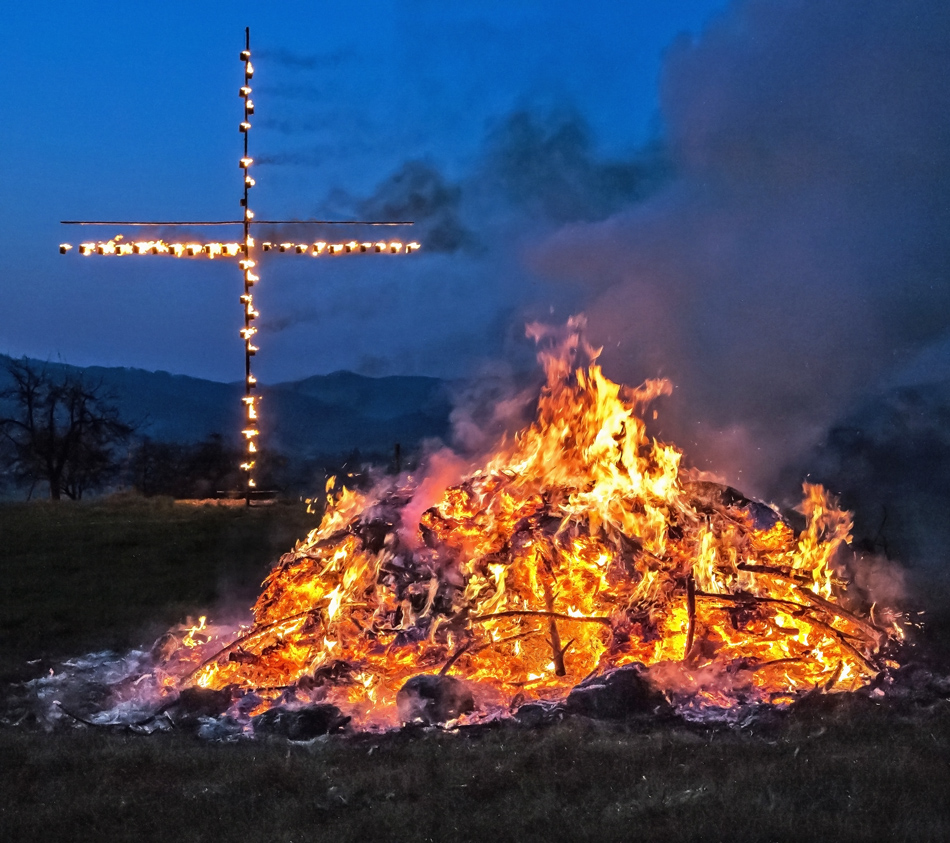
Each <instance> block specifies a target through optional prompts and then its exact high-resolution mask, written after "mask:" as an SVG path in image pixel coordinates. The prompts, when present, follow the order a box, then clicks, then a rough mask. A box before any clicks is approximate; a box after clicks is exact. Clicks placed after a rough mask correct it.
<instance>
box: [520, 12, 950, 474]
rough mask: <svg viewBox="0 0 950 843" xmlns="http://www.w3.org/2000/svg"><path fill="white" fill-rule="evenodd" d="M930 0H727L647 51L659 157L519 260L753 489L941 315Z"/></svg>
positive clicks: (942, 84)
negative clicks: (620, 202)
mask: <svg viewBox="0 0 950 843" xmlns="http://www.w3.org/2000/svg"><path fill="white" fill-rule="evenodd" d="M948 83H950V5H948V4H946V3H944V2H925V1H924V0H907V2H900V3H895V2H893V0H860V2H858V0H848V2H845V0H841V2H837V3H834V4H829V3H826V2H822V0H768V2H766V0H747V1H746V2H737V3H735V4H733V6H732V7H731V8H730V9H729V10H728V11H727V12H726V13H725V14H724V15H723V16H722V17H721V19H719V20H718V21H717V22H715V23H714V24H713V25H712V26H711V27H710V28H709V29H708V31H707V32H706V33H704V35H703V36H702V37H701V38H700V39H699V40H697V41H695V42H693V41H689V40H683V41H681V42H680V43H678V44H676V45H674V46H673V47H672V48H671V50H670V51H669V55H668V57H667V62H666V68H665V75H664V80H663V85H662V109H663V118H664V121H665V126H666V133H667V138H668V144H669V155H670V157H671V160H672V166H673V168H674V171H675V173H676V177H675V179H673V181H672V182H670V183H669V184H668V185H667V186H666V187H664V188H663V189H662V190H661V191H659V192H658V193H656V194H655V195H653V196H652V197H651V198H649V199H647V200H646V201H645V202H641V203H640V204H639V205H636V206H633V207H631V208H629V209H628V210H626V211H625V212H622V213H619V214H617V215H615V216H614V217H612V218H611V219H610V220H608V221H605V222H602V223H599V224H593V225H574V226H570V227H567V228H565V229H563V230H562V231H561V232H560V233H559V234H558V235H557V236H556V237H554V238H553V239H552V240H550V241H548V242H547V243H546V244H545V248H544V250H543V251H539V252H538V253H537V255H536V258H535V262H534V263H535V266H536V267H538V268H540V270H541V271H543V272H545V273H546V274H547V275H548V276H550V277H553V278H560V279H569V280H572V281H575V282H578V284H579V285H580V287H579V288H580V289H581V291H582V292H583V293H584V294H585V295H586V297H587V302H588V306H587V312H588V315H589V317H590V323H591V327H592V330H593V340H594V341H596V342H599V343H603V344H604V346H605V351H604V358H603V359H604V363H605V368H606V369H607V371H608V373H610V374H612V375H614V376H615V377H619V378H622V379H624V380H628V381H629V380H634V381H636V380H639V379H642V378H643V377H646V376H653V375H656V374H663V375H667V376H669V377H670V378H672V380H673V381H674V382H675V383H676V384H677V387H678V389H677V392H676V394H675V396H674V398H673V399H672V401H671V404H672V406H671V407H670V411H671V412H672V416H673V419H674V422H671V423H670V426H669V432H671V433H675V434H676V435H677V436H678V437H679V438H680V439H681V440H682V441H683V444H685V445H686V447H687V449H688V450H691V451H692V452H693V453H694V454H696V455H698V456H699V457H700V458H702V457H706V458H709V459H710V460H711V462H712V463H713V464H716V465H719V466H725V468H726V470H727V472H728V475H729V479H730V480H733V481H739V482H743V484H744V485H745V487H746V488H749V489H751V490H752V491H760V492H761V491H763V490H764V489H765V488H766V487H767V486H768V484H769V483H770V482H771V481H772V480H774V478H775V476H776V474H777V469H778V468H779V467H780V466H781V465H782V464H783V463H786V462H787V461H788V460H790V459H792V458H794V457H795V456H796V455H800V454H801V453H802V452H803V451H804V449H805V448H806V447H807V446H809V445H810V444H812V443H813V442H814V440H815V438H816V437H817V436H818V435H819V434H820V432H821V431H822V430H823V429H824V428H825V427H826V426H827V425H828V423H829V422H830V421H831V420H832V419H833V418H834V417H836V416H837V415H838V414H839V413H841V412H842V411H843V409H844V408H845V407H847V406H849V404H850V403H851V402H852V401H853V400H854V399H855V398H856V396H858V395H860V394H862V393H866V392H867V391H868V390H870V389H871V388H873V387H874V386H875V384H877V383H879V382H880V381H881V380H882V379H884V378H885V377H888V376H893V374H894V372H896V371H898V370H899V369H900V368H901V366H903V365H905V364H906V363H908V361H909V360H910V359H911V358H912V357H913V356H914V355H916V354H918V353H919V352H920V351H921V350H922V349H924V348H926V347H927V346H928V345H929V344H930V343H933V342H936V341H939V340H940V339H941V338H942V337H945V336H946V335H947V332H948V328H950V283H948V271H950V234H948V232H950V202H948V199H947V197H948V196H950V109H948V108H946V101H947V99H946V91H947V87H948Z"/></svg>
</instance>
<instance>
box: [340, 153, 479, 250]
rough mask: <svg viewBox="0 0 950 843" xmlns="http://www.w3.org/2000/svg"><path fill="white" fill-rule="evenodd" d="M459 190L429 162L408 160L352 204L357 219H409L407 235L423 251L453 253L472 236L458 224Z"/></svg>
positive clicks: (459, 188)
mask: <svg viewBox="0 0 950 843" xmlns="http://www.w3.org/2000/svg"><path fill="white" fill-rule="evenodd" d="M461 200H462V189H461V187H459V186H458V185H454V184H450V183H448V182H447V181H446V179H445V178H444V177H443V176H442V174H441V173H440V172H439V171H438V170H437V169H436V168H435V167H434V166H432V165H431V164H427V163H425V162H422V161H410V162H408V163H406V164H404V165H403V166H402V167H401V168H400V169H399V170H397V171H396V172H395V173H393V174H392V175H391V176H390V177H389V178H387V179H386V180H385V181H383V182H382V183H381V184H380V185H379V186H378V187H377V188H376V190H375V191H374V193H373V195H372V196H369V197H367V198H365V199H361V200H359V201H357V202H356V203H355V208H354V210H355V212H356V216H357V218H358V219H376V220H412V221H413V222H414V223H415V225H414V226H413V228H412V229H411V231H410V232H409V234H408V235H407V236H411V237H412V239H413V240H419V241H424V242H425V248H426V251H431V252H455V251H457V250H458V249H460V248H462V246H464V245H465V244H466V243H470V242H471V240H472V235H471V233H470V232H468V231H466V229H465V227H464V226H463V225H462V221H461V217H460V206H461Z"/></svg>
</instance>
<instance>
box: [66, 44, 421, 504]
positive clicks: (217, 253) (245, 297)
mask: <svg viewBox="0 0 950 843" xmlns="http://www.w3.org/2000/svg"><path fill="white" fill-rule="evenodd" d="M241 61H242V62H243V63H244V84H243V85H242V86H241V88H240V91H239V95H240V97H241V99H242V100H243V103H244V119H243V120H242V121H241V123H240V125H239V126H238V131H240V132H241V134H242V135H243V138H244V154H243V156H242V157H241V159H240V161H239V162H238V166H239V168H240V169H241V171H242V176H243V179H244V191H243V196H242V197H241V207H242V208H243V209H244V212H243V215H242V218H241V219H239V220H204V221H202V220H191V221H183V220H176V221H141V220H135V221H122V220H62V224H63V225H125V226H220V225H240V226H242V229H243V237H242V239H241V240H240V241H231V242H213V243H204V242H196V241H186V242H180V243H178V242H175V243H169V242H166V241H165V240H163V239H159V240H135V241H130V240H126V239H125V237H124V236H123V235H121V234H117V235H115V236H114V237H112V238H111V239H109V240H95V241H87V242H83V243H80V244H79V245H78V248H77V253H78V254H79V255H82V256H83V257H89V256H92V255H102V256H125V255H166V256H171V257H176V258H197V257H207V258H209V259H213V258H217V257H221V258H237V259H238V265H239V266H240V268H241V272H242V273H243V275H244V292H243V294H242V295H241V307H242V310H243V315H244V320H243V321H244V327H242V328H241V330H240V335H241V339H242V341H243V342H244V395H243V397H242V399H241V401H242V403H243V405H244V427H243V429H242V431H241V434H242V436H243V437H244V456H243V458H242V459H243V461H242V462H241V466H240V467H241V470H242V471H243V472H244V477H245V481H244V496H245V499H246V502H247V505H248V506H250V504H251V497H252V493H253V491H254V490H255V489H256V488H257V475H256V471H255V469H256V466H257V459H258V455H259V453H260V428H259V426H258V420H259V409H258V405H259V402H260V397H259V396H258V395H257V394H256V389H257V378H256V377H255V376H254V373H253V372H252V371H251V358H252V357H254V356H255V355H256V354H257V352H258V351H259V349H258V347H257V346H256V345H255V344H254V337H255V335H256V334H257V328H256V327H255V326H254V324H253V323H254V321H255V320H256V319H257V318H258V317H259V316H260V312H259V311H258V310H257V308H256V306H255V304H254V294H253V293H252V289H253V288H254V286H255V285H256V284H257V283H259V282H260V280H261V279H260V277H259V276H258V275H257V273H256V272H255V270H256V268H257V261H256V260H255V257H256V254H257V249H258V246H257V244H256V243H255V240H254V237H253V236H252V234H251V227H252V225H361V226H398V225H412V223H411V222H408V221H399V220H314V219H307V220H299V219H297V220H258V219H255V217H254V212H253V211H252V210H251V208H250V205H249V202H248V200H249V195H250V190H251V188H252V187H254V185H255V181H254V178H253V177H252V176H251V173H250V169H251V167H252V166H253V165H254V159H253V158H252V157H251V156H250V152H249V145H248V135H249V134H250V130H251V122H250V118H251V116H252V115H253V114H254V102H253V100H252V99H251V93H252V90H251V79H252V77H253V76H254V65H253V64H252V63H251V30H250V27H246V28H245V30H244V49H243V50H242V51H241ZM73 248H74V246H73V245H72V244H71V243H61V244H60V246H59V251H60V254H64V255H65V254H67V253H68V252H70V251H71V250H72V249H73ZM419 248H420V244H419V243H417V242H415V241H413V242H411V243H403V242H402V241H401V240H374V241H367V242H362V241H357V240H350V241H348V242H339V243H328V242H325V241H322V240H318V241H315V242H312V243H296V242H294V243H291V242H281V243H272V242H270V241H265V242H262V243H261V244H260V250H261V251H264V252H276V253H278V254H280V253H289V254H297V255H303V254H309V255H312V256H313V257H318V256H320V255H347V254H365V253H372V254H384V253H385V254H410V253H412V252H414V251H416V250H417V249H419Z"/></svg>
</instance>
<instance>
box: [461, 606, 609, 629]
mask: <svg viewBox="0 0 950 843" xmlns="http://www.w3.org/2000/svg"><path fill="white" fill-rule="evenodd" d="M512 617H538V618H558V619H560V620H562V621H577V622H578V623H600V624H603V625H604V626H610V618H602V617H596V616H591V617H588V616H584V615H565V614H564V613H563V612H542V611H539V610H537V609H509V610H507V611H504V612H492V613H491V614H490V615H476V616H475V617H474V618H471V622H472V623H485V622H486V621H491V620H495V619H496V618H512Z"/></svg>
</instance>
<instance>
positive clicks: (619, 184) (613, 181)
mask: <svg viewBox="0 0 950 843" xmlns="http://www.w3.org/2000/svg"><path fill="white" fill-rule="evenodd" d="M481 166H482V170H483V173H484V177H485V178H487V179H489V180H491V181H493V182H494V183H495V185H496V186H497V188H498V190H499V192H500V193H502V194H503V195H504V196H505V197H507V199H508V200H509V201H510V202H513V203H514V204H515V205H517V206H518V207H519V208H521V209H522V210H523V211H524V212H525V213H527V214H530V215H536V214H541V215H543V216H544V217H546V218H547V219H550V220H553V221H555V222H573V221H576V220H585V221H589V220H599V219H604V218H605V217H607V216H609V215H611V214H613V213H616V212H617V211H618V210H619V209H621V208H623V207H625V206H626V205H629V204H630V203H631V202H635V201H638V200H640V199H643V198H644V197H646V196H648V195H649V194H650V193H653V192H654V191H655V190H656V189H657V187H658V186H659V185H660V184H662V182H663V181H664V180H665V179H666V178H667V177H668V175H669V165H668V161H667V159H666V157H665V155H664V150H663V147H662V146H661V145H659V144H658V143H655V144H651V145H650V146H648V147H647V148H646V149H645V150H642V151H640V152H638V153H637V155H635V156H633V157H631V159H630V160H619V161H604V160H600V159H599V158H598V157H597V155H596V151H595V149H594V142H593V138H592V135H591V132H590V129H589V127H588V125H587V123H586V121H585V120H584V119H583V117H582V116H581V115H580V114H578V113H577V112H575V111H573V110H567V111H566V112H562V113H559V114H551V115H540V114H535V113H532V112H529V111H517V112H515V113H513V114H511V115H509V116H508V117H507V118H506V119H505V120H504V121H502V122H501V123H499V124H498V125H497V126H495V127H494V128H493V129H492V130H491V131H490V132H489V134H488V137H487V139H486V148H485V153H484V160H483V162H482V165H481Z"/></svg>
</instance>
